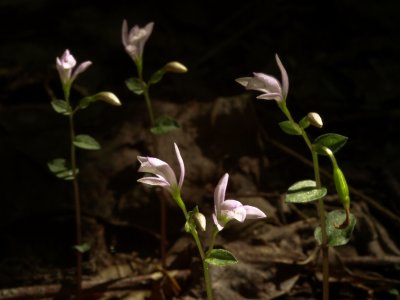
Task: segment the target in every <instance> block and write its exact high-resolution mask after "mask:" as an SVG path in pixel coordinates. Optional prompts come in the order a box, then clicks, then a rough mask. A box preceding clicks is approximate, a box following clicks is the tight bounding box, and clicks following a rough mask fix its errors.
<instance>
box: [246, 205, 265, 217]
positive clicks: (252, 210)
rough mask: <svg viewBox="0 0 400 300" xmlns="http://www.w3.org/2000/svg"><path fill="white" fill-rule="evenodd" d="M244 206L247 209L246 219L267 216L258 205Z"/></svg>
mask: <svg viewBox="0 0 400 300" xmlns="http://www.w3.org/2000/svg"><path fill="white" fill-rule="evenodd" d="M243 208H244V209H245V210H246V219H259V218H266V217H267V215H266V214H265V213H263V212H262V211H261V210H260V209H258V208H257V207H254V206H250V205H244V206H243Z"/></svg>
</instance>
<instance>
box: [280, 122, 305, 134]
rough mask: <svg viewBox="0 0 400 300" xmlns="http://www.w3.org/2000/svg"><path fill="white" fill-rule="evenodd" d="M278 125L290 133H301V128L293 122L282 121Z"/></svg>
mask: <svg viewBox="0 0 400 300" xmlns="http://www.w3.org/2000/svg"><path fill="white" fill-rule="evenodd" d="M279 127H280V128H281V129H282V131H283V132H285V133H287V134H290V135H301V128H300V126H299V125H297V124H296V123H294V122H291V121H283V122H280V123H279Z"/></svg>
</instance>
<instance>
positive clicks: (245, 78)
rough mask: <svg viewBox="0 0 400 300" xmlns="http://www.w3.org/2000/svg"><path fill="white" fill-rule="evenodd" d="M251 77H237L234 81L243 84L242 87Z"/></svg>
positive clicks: (245, 85)
mask: <svg viewBox="0 0 400 300" xmlns="http://www.w3.org/2000/svg"><path fill="white" fill-rule="evenodd" d="M252 79H253V77H241V78H237V79H235V81H236V82H237V83H239V84H240V85H243V86H244V87H247V85H248V84H249V81H250V80H252Z"/></svg>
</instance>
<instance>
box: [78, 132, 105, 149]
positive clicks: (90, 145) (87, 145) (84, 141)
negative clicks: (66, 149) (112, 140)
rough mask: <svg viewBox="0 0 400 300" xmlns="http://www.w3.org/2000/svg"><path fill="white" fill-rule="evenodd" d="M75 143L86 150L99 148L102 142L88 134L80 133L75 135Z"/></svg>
mask: <svg viewBox="0 0 400 300" xmlns="http://www.w3.org/2000/svg"><path fill="white" fill-rule="evenodd" d="M74 145H75V146H77V147H79V148H82V149H86V150H99V149H100V148H101V147H100V144H99V143H98V142H97V141H96V140H95V139H94V138H92V137H91V136H90V135H87V134H79V135H77V136H76V137H75V140H74Z"/></svg>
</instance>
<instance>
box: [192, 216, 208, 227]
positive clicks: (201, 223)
mask: <svg viewBox="0 0 400 300" xmlns="http://www.w3.org/2000/svg"><path fill="white" fill-rule="evenodd" d="M193 218H194V220H195V221H196V225H197V227H198V228H200V229H201V231H206V217H205V216H204V215H203V214H202V213H200V212H195V213H194V215H193Z"/></svg>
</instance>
